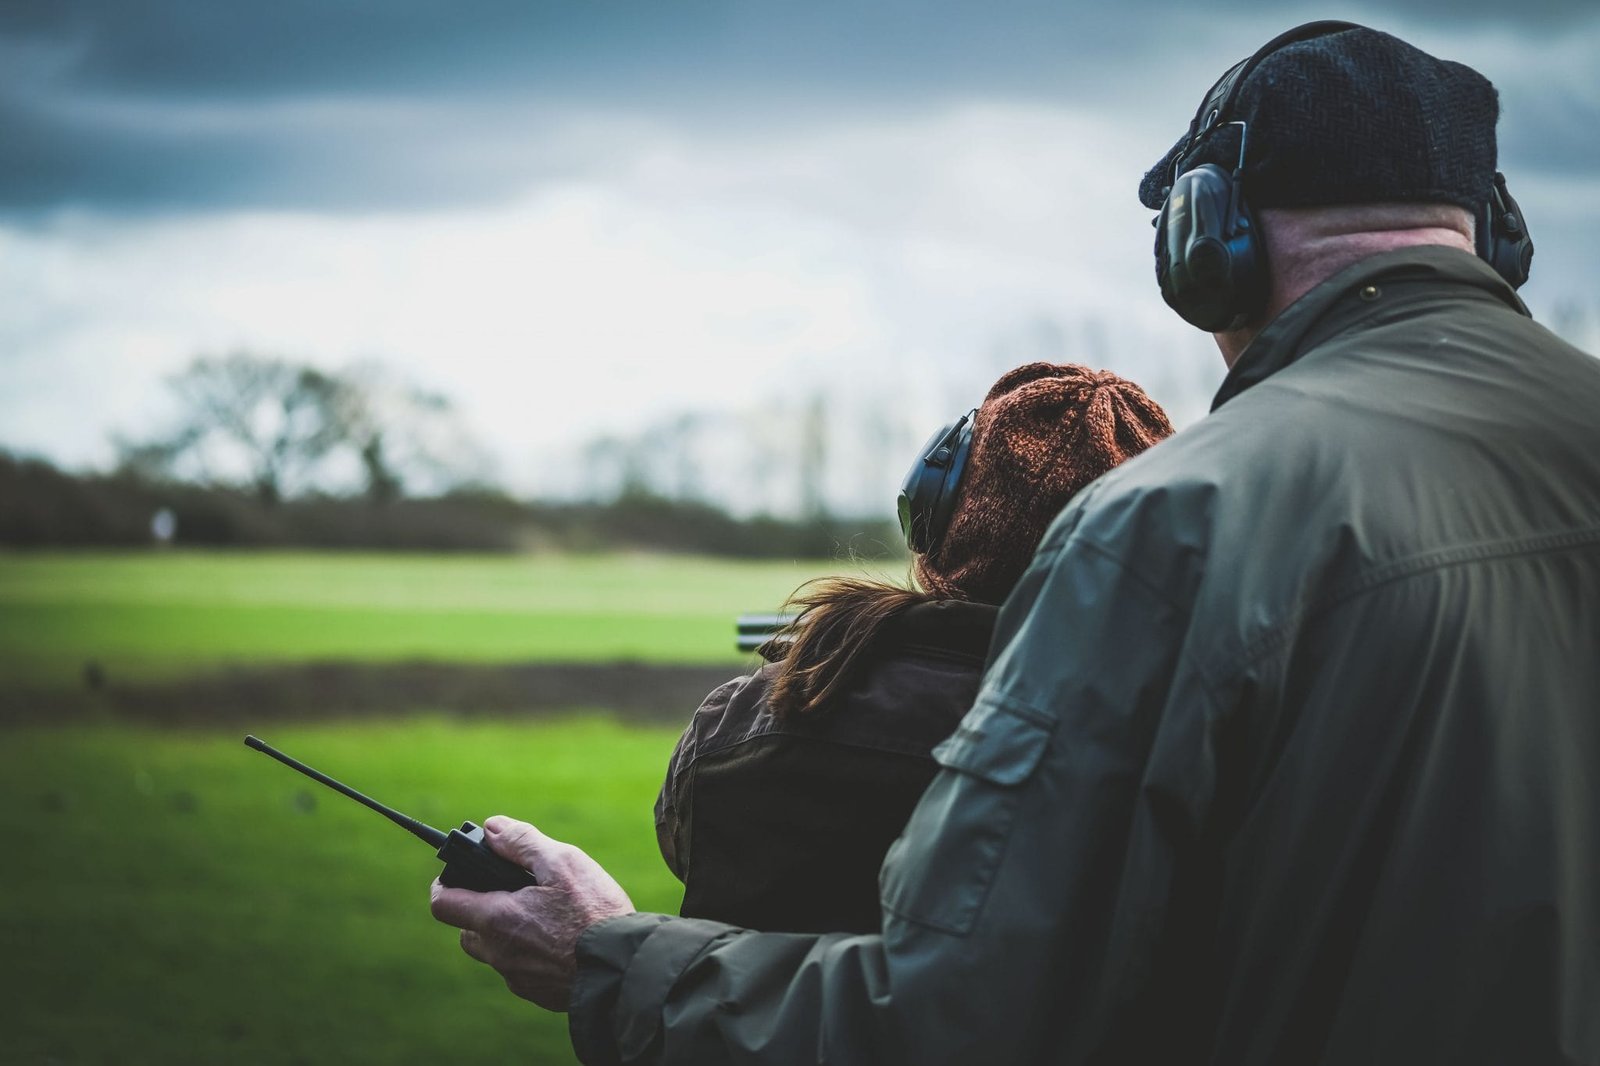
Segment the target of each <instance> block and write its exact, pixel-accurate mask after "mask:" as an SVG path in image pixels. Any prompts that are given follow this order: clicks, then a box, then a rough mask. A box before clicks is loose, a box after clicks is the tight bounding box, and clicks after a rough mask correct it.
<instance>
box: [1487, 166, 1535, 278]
mask: <svg viewBox="0 0 1600 1066" xmlns="http://www.w3.org/2000/svg"><path fill="white" fill-rule="evenodd" d="M1477 246H1478V258H1480V259H1482V260H1483V261H1484V262H1486V263H1488V264H1489V265H1490V266H1492V267H1494V270H1495V273H1496V274H1499V275H1500V276H1501V277H1502V278H1504V279H1505V280H1506V284H1508V285H1510V286H1511V287H1512V288H1513V289H1520V288H1522V286H1523V284H1524V283H1526V282H1527V280H1528V275H1529V274H1530V273H1531V272H1532V271H1533V238H1532V237H1531V236H1530V235H1529V234H1528V222H1527V220H1526V219H1525V218H1523V217H1522V208H1520V207H1518V206H1517V201H1516V200H1515V199H1513V198H1512V196H1511V190H1509V189H1507V188H1506V176H1505V175H1504V174H1502V173H1500V172H1499V171H1498V170H1497V171H1495V175H1494V184H1493V185H1491V186H1490V187H1489V196H1488V199H1486V200H1484V202H1483V206H1482V207H1480V208H1479V209H1478V226H1477Z"/></svg>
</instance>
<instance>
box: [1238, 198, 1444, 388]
mask: <svg viewBox="0 0 1600 1066" xmlns="http://www.w3.org/2000/svg"><path fill="white" fill-rule="evenodd" d="M1257 222H1258V225H1259V226H1260V229H1261V239H1262V241H1263V243H1264V244H1265V246H1266V250H1267V270H1268V273H1269V274H1270V276H1271V284H1270V287H1269V290H1268V294H1267V306H1266V308H1265V310H1263V311H1262V313H1261V314H1260V315H1258V316H1256V318H1255V319H1254V320H1252V321H1251V322H1250V323H1248V324H1247V325H1245V326H1244V327H1243V328H1241V329H1236V330H1230V331H1228V332H1226V333H1217V334H1214V336H1215V337H1216V339H1217V347H1218V348H1219V349H1221V351H1222V358H1223V360H1224V361H1225V362H1226V363H1227V364H1228V366H1229V367H1230V368H1231V367H1232V366H1233V364H1234V363H1236V362H1238V361H1239V357H1240V356H1241V355H1243V354H1244V350H1245V348H1246V347H1248V346H1249V344H1250V342H1251V341H1252V340H1254V339H1255V337H1256V334H1258V333H1260V332H1261V330H1262V329H1263V328H1264V327H1265V326H1266V324H1267V323H1268V322H1271V321H1272V320H1273V319H1274V318H1276V317H1277V316H1278V314H1279V313H1280V312H1281V311H1283V309H1284V308H1286V307H1288V306H1289V305H1290V304H1292V303H1294V302H1295V301H1296V300H1298V299H1300V297H1302V296H1304V295H1305V294H1306V293H1308V292H1310V291H1311V290H1312V289H1314V288H1316V287H1317V286H1318V285H1320V284H1322V283H1323V282H1324V281H1326V280H1328V279H1329V278H1331V277H1333V275H1335V274H1337V273H1338V272H1339V271H1341V270H1343V269H1344V268H1345V267H1347V266H1349V265H1351V264H1352V263H1358V262H1360V261H1361V260H1363V259H1366V258H1368V257H1370V256H1374V255H1377V254H1379V253H1380V252H1390V251H1394V250H1395V249H1396V248H1412V247H1416V246H1419V245H1444V246H1445V247H1448V248H1459V249H1461V250H1462V251H1465V252H1472V251H1473V239H1472V233H1473V220H1472V216H1471V215H1470V214H1468V213H1467V212H1466V211H1465V210H1464V209H1462V208H1459V207H1451V206H1449V205H1446V204H1359V205H1351V206H1341V207H1304V208H1301V207H1297V208H1287V207H1279V208H1264V209H1262V210H1261V211H1260V212H1258V214H1257Z"/></svg>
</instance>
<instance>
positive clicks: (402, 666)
mask: <svg viewBox="0 0 1600 1066" xmlns="http://www.w3.org/2000/svg"><path fill="white" fill-rule="evenodd" d="M738 672H739V671H738V668H737V667H730V666H728V665H715V666H684V665H662V664H654V663H639V662H623V663H519V664H508V665H484V664H471V665H468V664H459V663H434V662H405V663H386V664H372V663H344V662H331V663H307V664H301V665H293V666H273V667H239V668H234V669H228V670H223V671H220V672H217V673H212V674H204V675H199V676H194V677H188V678H183V679H181V680H173V681H159V682H144V683H136V684H135V683H119V682H116V681H115V680H107V679H104V678H96V677H95V676H94V675H93V674H92V673H90V674H89V675H88V676H86V679H85V684H84V687H83V688H81V689H78V690H73V691H61V690H29V689H24V688H10V687H3V688H0V725H22V724H30V725H32V724H45V723H60V724H68V723H74V722H78V723H92V722H96V721H125V722H138V723H142V724H150V725H176V726H212V725H214V726H226V727H228V728H239V727H246V728H253V727H254V725H255V724H256V723H260V722H282V721H313V720H315V721H325V720H329V719H335V718H363V717H372V718H378V717H389V716H393V715H396V714H407V713H437V712H441V711H443V712H446V713H449V714H456V715H462V716H488V717H500V718H504V717H516V716H521V715H529V716H537V715H544V714H549V713H551V712H554V711H572V710H578V709H597V710H605V711H609V712H611V713H613V714H615V715H617V716H619V717H622V718H627V719H632V720H637V721H643V722H655V723H665V724H674V723H683V722H687V721H688V719H689V715H690V714H691V713H693V711H694V709H695V708H696V707H697V706H699V704H700V701H701V700H702V699H703V698H704V697H705V695H706V693H707V692H709V691H711V689H713V688H715V687H716V686H717V685H720V684H722V683H723V682H724V681H726V680H728V679H729V678H730V677H733V676H735V675H736V674H737V673H738Z"/></svg>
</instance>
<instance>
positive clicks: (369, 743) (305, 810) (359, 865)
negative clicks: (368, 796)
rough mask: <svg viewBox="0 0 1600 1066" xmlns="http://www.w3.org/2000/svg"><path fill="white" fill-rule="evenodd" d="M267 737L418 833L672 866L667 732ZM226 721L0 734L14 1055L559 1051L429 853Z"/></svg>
mask: <svg viewBox="0 0 1600 1066" xmlns="http://www.w3.org/2000/svg"><path fill="white" fill-rule="evenodd" d="M263 739H266V740H268V741H270V742H272V743H274V744H276V745H278V746H280V747H282V748H285V749H286V750H288V751H290V752H291V753H293V754H295V755H297V756H299V757H301V758H303V759H305V760H306V761H307V762H309V763H311V764H312V765H314V766H316V767H318V768H319V769H322V770H326V771H328V772H330V773H333V774H335V775H336V776H340V777H343V778H346V779H347V780H348V781H350V782H351V783H352V784H355V785H356V786H357V787H359V788H362V789H364V790H366V791H369V792H371V793H372V794H374V795H376V796H378V797H379V798H381V799H384V800H386V801H388V802H390V803H392V804H394V805H396V806H398V807H400V808H402V809H404V810H406V811H407V813H411V814H413V815H415V816H417V817H420V818H422V819H423V820H424V821H426V822H428V823H429V824H432V825H435V826H441V827H448V826H449V824H450V823H452V822H454V823H459V822H460V821H461V820H462V819H466V818H471V819H473V820H475V821H481V820H482V819H483V818H484V817H486V816H487V815H489V814H493V813H507V814H514V815H519V816H522V817H524V818H527V819H528V820H530V821H535V822H537V823H538V824H539V825H540V826H541V828H543V829H545V830H546V831H547V832H549V833H551V834H553V835H556V836H558V837H561V838H563V839H567V840H571V841H573V842H575V843H578V844H580V845H581V846H582V847H584V848H585V849H586V850H588V851H589V852H590V853H591V854H593V855H595V856H596V857H597V858H599V859H600V860H601V861H602V862H603V863H604V864H605V865H606V866H607V867H608V868H609V869H610V870H612V872H613V873H614V874H615V875H616V876H617V878H618V880H620V881H621V882H622V883H623V885H624V886H625V887H627V889H628V890H629V892H630V894H631V895H632V897H633V900H634V902H635V903H636V904H637V905H638V906H639V907H640V908H642V909H647V910H667V911H674V910H676V908H677V905H678V901H679V899H680V891H681V890H680V889H679V886H678V884H677V882H676V881H675V880H674V879H673V878H672V876H671V874H670V873H668V871H667V870H666V868H665V866H664V865H663V864H662V862H661V860H660V857H659V855H658V854H657V851H656V847H655V837H654V829H653V823H652V820H651V814H650V806H651V803H652V802H653V801H654V798H655V792H656V789H657V788H658V787H659V785H660V781H661V776H662V773H663V770H664V768H665V765H666V758H667V755H668V753H669V752H670V750H671V747H672V742H673V740H674V733H673V732H672V731H668V730H644V729H637V728H629V729H625V728H623V727H621V726H618V725H615V724H613V723H611V722H609V721H607V720H605V719H603V718H599V717H589V718H582V719H572V720H566V721H557V722H544V723H536V724H522V725H504V724H497V725H471V726H467V725H462V724H459V723H450V722H445V721H442V720H421V721H418V720H412V721H408V722H406V723H405V724H397V725H380V726H361V727H345V726H340V725H328V726H316V727H310V728H307V727H298V728H293V729H290V728H283V729H281V730H275V731H273V732H270V733H267V734H266V735H265V736H264V737H263ZM240 741H241V738H239V737H236V736H232V735H226V736H225V735H220V734H183V733H171V732H147V731H135V730H131V729H125V728H121V727H106V728H102V729H95V730H76V729H73V730H67V729H54V730H51V729H45V730H26V731H22V730H13V731H7V732H4V733H0V780H3V781H4V782H5V784H4V802H0V830H3V833H4V839H5V840H6V841H7V852H8V858H7V860H6V864H5V866H6V875H5V877H3V878H0V959H3V960H4V961H3V964H0V975H3V976H0V985H3V1002H4V1003H5V1008H6V1009H5V1016H6V1018H7V1022H6V1026H5V1032H4V1033H3V1034H0V1062H6V1063H50V1062H59V1063H222V1062H228V1063H335V1062H341V1063H342V1062H354V1063H426V1064H428V1066H438V1064H439V1063H455V1062H501V1061H507V1062H509V1061H517V1062H529V1063H568V1062H571V1061H573V1059H572V1054H571V1051H570V1048H569V1045H568V1041H567V1036H566V1022H565V1016H557V1015H550V1014H546V1013H545V1012H543V1011H541V1010H539V1009H538V1008H536V1007H534V1006H533V1005H531V1004H528V1003H525V1002H523V1001H522V1000H519V999H515V998H514V997H512V996H511V995H510V994H509V993H508V992H506V990H505V987H504V985H503V984H502V983H501V982H500V979H499V978H498V977H497V976H496V975H495V974H494V972H493V971H491V970H489V969H488V968H486V967H484V966H481V965H479V964H477V963H475V962H473V961H472V960H470V959H468V958H467V957H466V956H465V955H463V954H462V953H461V951H460V948H459V946H458V945H457V944H456V942H455V931H454V930H452V929H449V928H448V927H446V926H443V925H440V924H439V923H437V922H435V921H434V920H433V919H432V918H431V917H430V916H429V914H428V908H427V896H428V883H429V881H430V880H431V879H432V878H433V876H434V875H435V874H436V873H437V871H438V868H439V864H438V862H437V861H436V860H435V859H434V858H433V855H432V853H431V852H430V850H429V849H428V847H427V846H426V845H425V844H423V843H421V842H420V841H417V840H415V839H413V838H411V837H409V836H407V835H406V834H405V833H404V832H403V831H402V830H400V829H398V828H396V827H394V826H392V825H390V824H389V823H388V822H386V821H384V820H383V819H382V818H380V817H379V816H377V815H376V814H373V813H371V812H369V811H367V810H365V809H364V808H362V807H359V806H357V805H356V804H354V803H352V802H350V801H349V800H346V799H344V798H343V797H340V796H338V795H336V794H335V793H333V792H330V791H327V790H325V789H322V788H321V787H320V786H318V785H316V784H314V783H313V782H310V781H307V780H305V779H304V778H301V777H299V776H298V775H296V774H294V773H293V772H292V771H290V770H288V769H287V768H285V767H282V766H279V765H278V764H277V763H275V762H273V761H271V760H270V759H268V758H266V757H265V756H262V755H260V754H258V753H256V752H252V751H250V750H249V749H248V748H246V747H245V746H244V745H243V744H242V743H241V742H240Z"/></svg>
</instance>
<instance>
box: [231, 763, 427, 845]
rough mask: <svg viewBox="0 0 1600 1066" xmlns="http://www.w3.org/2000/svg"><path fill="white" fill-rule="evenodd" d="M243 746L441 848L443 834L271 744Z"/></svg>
mask: <svg viewBox="0 0 1600 1066" xmlns="http://www.w3.org/2000/svg"><path fill="white" fill-rule="evenodd" d="M244 742H245V745H246V746H247V747H252V748H254V749H256V750H257V751H259V752H261V753H262V754H263V755H270V756H272V757H273V758H274V759H277V760H278V761H279V762H281V763H283V765H285V766H287V767H289V768H290V769H293V770H299V771H300V772H301V773H303V774H305V775H306V776H307V777H309V778H311V779H312V780H313V781H320V782H322V783H323V784H324V785H327V786H328V787H329V788H331V789H333V790H334V791H335V792H342V793H344V794H345V795H346V796H349V797H350V798H351V799H353V800H355V801H356V802H357V803H359V804H361V805H362V806H364V807H370V808H372V809H373V810H375V811H377V812H378V813H379V814H381V815H383V816H384V817H385V818H387V819H389V821H391V822H393V823H394V824H395V825H397V826H399V827H400V828H401V829H404V830H405V831H406V832H408V833H410V834H411V835H412V836H414V837H417V838H418V839H420V840H426V841H427V842H428V843H429V844H431V845H432V846H433V847H435V848H442V847H444V843H445V839H446V837H445V834H443V833H441V832H439V830H437V829H435V828H433V826H431V825H424V824H423V823H422V822H419V821H417V820H416V819H415V818H411V817H408V816H406V815H404V814H401V813H400V812H399V811H397V810H395V809H394V808H393V807H385V806H384V805H383V804H381V803H379V802H378V801H377V800H375V799H372V798H371V797H369V796H363V795H362V794H361V793H359V792H357V791H356V790H355V789H353V788H351V787H350V786H349V785H347V784H345V783H344V782H342V781H335V780H334V779H333V778H331V777H329V776H328V775H327V774H325V773H323V772H322V771H320V770H313V769H312V768H311V767H309V766H307V765H306V764H305V763H303V762H301V761H300V760H299V759H296V758H293V757H292V756H289V755H285V754H284V753H283V752H281V751H279V750H278V749H277V748H274V747H273V746H272V745H271V744H267V743H265V742H263V741H260V740H257V739H256V738H255V737H245V738H244Z"/></svg>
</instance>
